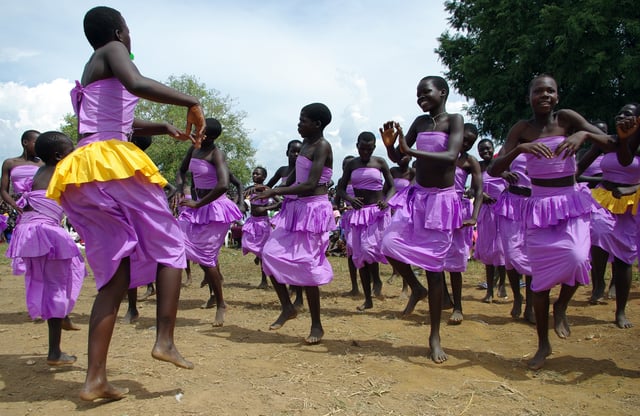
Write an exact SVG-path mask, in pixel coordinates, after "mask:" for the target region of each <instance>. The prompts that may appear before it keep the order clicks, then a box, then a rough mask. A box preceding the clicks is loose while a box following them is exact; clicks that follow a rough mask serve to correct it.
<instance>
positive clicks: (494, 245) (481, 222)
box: [473, 204, 505, 266]
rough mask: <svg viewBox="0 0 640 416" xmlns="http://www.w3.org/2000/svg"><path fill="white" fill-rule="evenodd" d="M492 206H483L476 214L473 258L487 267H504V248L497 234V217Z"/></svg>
mask: <svg viewBox="0 0 640 416" xmlns="http://www.w3.org/2000/svg"><path fill="white" fill-rule="evenodd" d="M493 209H494V206H493V205H486V204H483V205H482V207H480V213H479V214H478V227H477V229H478V238H477V240H476V249H475V251H474V255H473V256H474V258H475V259H476V260H478V261H480V262H481V263H482V264H485V265H488V266H504V265H505V259H504V248H503V247H502V239H501V238H500V234H499V232H498V216H497V215H496V214H495V212H494V211H493Z"/></svg>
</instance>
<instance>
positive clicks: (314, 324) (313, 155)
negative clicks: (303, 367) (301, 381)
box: [254, 111, 333, 344]
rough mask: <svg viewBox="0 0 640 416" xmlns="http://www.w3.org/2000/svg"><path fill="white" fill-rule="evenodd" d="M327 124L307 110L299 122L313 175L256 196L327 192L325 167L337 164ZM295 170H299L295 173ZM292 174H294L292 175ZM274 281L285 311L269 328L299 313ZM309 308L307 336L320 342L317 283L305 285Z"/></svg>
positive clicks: (263, 197) (275, 281) (273, 328)
mask: <svg viewBox="0 0 640 416" xmlns="http://www.w3.org/2000/svg"><path fill="white" fill-rule="evenodd" d="M323 131H324V126H323V125H322V122H320V121H319V120H312V119H311V118H310V117H309V115H308V114H306V113H305V112H304V111H302V112H301V113H300V120H299V122H298V133H299V134H300V136H301V137H302V138H303V142H302V149H301V150H300V156H303V157H306V158H307V159H309V160H310V161H311V169H310V171H309V177H308V178H307V180H306V181H304V182H302V183H299V184H297V185H289V186H283V187H278V188H271V189H269V188H265V189H264V190H259V189H258V190H259V191H260V192H259V193H257V194H256V195H255V196H254V199H268V198H273V197H275V196H280V195H298V196H312V195H314V196H317V195H326V194H327V190H328V189H327V186H326V185H319V184H318V183H319V181H320V177H321V175H322V169H323V168H325V167H326V168H329V169H331V168H332V167H333V151H332V150H331V144H329V142H328V141H327V140H326V139H325V138H324V137H323ZM293 174H295V173H293ZM290 177H291V176H290ZM271 284H272V285H273V287H274V289H275V290H276V293H277V295H278V299H279V300H280V305H281V307H282V311H281V313H280V316H279V317H278V318H277V319H276V321H275V322H274V323H273V324H271V326H270V327H269V329H271V330H277V329H280V328H282V326H283V325H284V324H285V323H286V322H287V321H288V320H289V319H293V318H295V317H296V316H297V315H298V312H297V310H296V308H295V306H294V305H293V303H291V299H290V298H289V293H288V291H287V287H286V286H285V285H283V284H281V283H279V282H278V281H277V280H276V279H275V278H274V277H273V276H271ZM304 289H305V293H306V295H307V302H308V305H309V312H310V313H311V331H310V332H309V336H308V337H307V338H305V342H306V343H307V344H317V343H319V342H320V340H321V339H322V337H323V335H324V329H323V328H322V323H321V320H320V289H319V288H318V287H317V286H305V287H304Z"/></svg>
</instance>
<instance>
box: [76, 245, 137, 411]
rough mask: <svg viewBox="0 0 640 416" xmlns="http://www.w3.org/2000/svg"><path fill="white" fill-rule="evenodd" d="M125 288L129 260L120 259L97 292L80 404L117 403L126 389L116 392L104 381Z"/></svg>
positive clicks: (127, 282)
mask: <svg viewBox="0 0 640 416" xmlns="http://www.w3.org/2000/svg"><path fill="white" fill-rule="evenodd" d="M128 288H129V258H126V259H123V260H122V261H121V262H120V266H118V269H117V270H116V273H115V274H114V275H113V277H112V278H111V280H110V281H109V283H107V284H106V285H105V286H103V287H102V288H100V290H99V291H98V295H97V296H96V298H95V300H94V302H93V308H92V309H91V317H90V319H89V352H88V360H89V362H88V365H87V377H86V379H85V381H84V386H83V387H82V390H81V391H80V398H81V399H82V400H88V401H93V400H96V399H113V400H119V399H121V398H123V397H124V396H125V395H126V394H127V393H128V392H129V390H128V389H118V388H116V387H114V386H112V385H111V384H110V383H109V382H108V381H107V354H108V352H109V344H110V343H111V336H112V335H113V327H114V325H115V323H116V317H117V316H118V308H119V307H120V302H121V300H122V297H123V296H124V294H125V292H126V291H127V289H128Z"/></svg>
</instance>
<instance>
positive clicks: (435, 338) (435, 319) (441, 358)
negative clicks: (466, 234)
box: [427, 271, 447, 364]
mask: <svg viewBox="0 0 640 416" xmlns="http://www.w3.org/2000/svg"><path fill="white" fill-rule="evenodd" d="M427 284H428V285H429V320H430V321H431V333H430V334H429V347H431V359H432V360H433V362H435V363H436V364H440V363H443V362H445V361H446V360H447V354H445V352H444V351H443V350H442V346H441V345H440V317H441V314H442V293H443V289H442V285H443V284H444V273H443V272H429V271H427Z"/></svg>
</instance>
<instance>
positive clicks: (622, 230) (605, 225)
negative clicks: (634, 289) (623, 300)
mask: <svg viewBox="0 0 640 416" xmlns="http://www.w3.org/2000/svg"><path fill="white" fill-rule="evenodd" d="M600 166H601V167H602V179H603V180H604V181H609V182H613V183H619V184H626V185H636V184H638V183H640V156H635V157H634V158H633V161H632V163H631V164H630V165H629V166H622V165H620V163H618V158H617V156H616V154H615V153H607V154H605V155H604V157H603V159H602V163H601V164H600ZM592 194H593V196H594V198H595V200H596V201H598V202H599V206H598V208H597V209H596V210H594V211H593V213H592V214H591V245H594V246H597V247H600V248H602V249H603V250H604V251H606V252H607V253H609V254H610V255H611V256H614V257H616V258H618V259H620V260H622V261H623V262H625V263H627V264H633V262H634V261H635V259H636V256H637V251H638V247H637V244H638V241H637V240H638V226H639V225H640V224H639V223H638V215H637V211H638V196H639V193H638V192H636V193H635V194H632V195H626V196H624V197H622V198H615V197H614V196H613V195H612V194H611V191H608V190H606V189H604V188H602V187H597V188H595V189H593V190H592Z"/></svg>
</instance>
